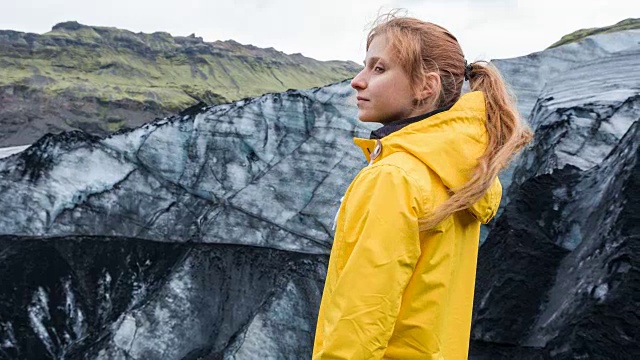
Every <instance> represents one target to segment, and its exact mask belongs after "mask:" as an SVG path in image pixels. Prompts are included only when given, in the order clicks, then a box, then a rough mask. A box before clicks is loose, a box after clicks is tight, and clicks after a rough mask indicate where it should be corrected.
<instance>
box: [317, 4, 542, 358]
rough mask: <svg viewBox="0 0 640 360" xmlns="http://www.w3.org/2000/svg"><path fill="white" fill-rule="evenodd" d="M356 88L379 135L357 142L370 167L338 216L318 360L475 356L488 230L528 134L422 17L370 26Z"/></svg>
mask: <svg viewBox="0 0 640 360" xmlns="http://www.w3.org/2000/svg"><path fill="white" fill-rule="evenodd" d="M465 80H469V84H470V89H471V92H469V93H466V94H465V95H461V90H462V85H463V82H464V81H465ZM351 86H352V87H353V88H354V89H355V90H356V91H357V99H358V118H359V119H360V121H364V122H377V123H382V124H383V126H382V127H381V128H380V129H378V130H376V131H373V132H372V134H371V137H370V139H360V138H355V139H354V142H355V143H356V145H358V146H359V147H360V148H361V149H362V151H363V153H364V155H365V157H366V158H367V160H369V166H367V167H366V168H364V169H363V170H362V171H360V173H359V174H358V175H357V176H356V177H355V179H354V180H353V182H352V183H351V185H350V186H349V188H348V189H347V192H346V193H345V196H344V198H343V202H342V205H341V206H340V210H339V212H338V216H337V223H336V230H335V237H334V242H333V248H332V250H331V256H330V259H329V267H328V273H327V279H326V282H325V287H324V293H323V296H322V302H321V305H320V312H319V316H318V324H317V328H316V334H315V342H314V349H313V359H315V360H319V359H363V360H364V359H367V360H369V359H404V360H406V359H447V360H450V359H456V360H458V359H467V353H468V344H469V334H470V328H471V311H472V305H473V292H474V283H475V271H476V261H477V254H478V243H479V236H480V224H481V223H484V224H486V223H487V222H488V221H489V220H491V218H492V217H493V216H494V215H495V213H496V211H497V209H498V205H499V204H500V198H501V195H502V187H501V185H500V182H499V181H498V178H497V175H498V173H499V172H500V170H502V169H503V168H505V167H506V166H507V165H508V163H509V161H510V160H511V158H512V156H513V155H514V154H515V153H517V152H518V151H519V150H520V149H521V148H522V147H523V146H524V145H526V144H527V143H528V142H529V141H531V138H532V134H531V131H530V129H529V128H528V126H527V125H526V124H525V123H523V121H522V120H521V119H520V117H519V115H518V112H517V110H516V107H515V105H514V102H513V101H512V98H511V96H510V95H509V94H508V92H507V90H506V86H505V84H504V82H503V80H502V78H501V76H500V74H499V73H498V71H497V69H496V68H495V67H494V66H492V65H491V64H488V63H485V62H482V63H480V62H474V63H472V64H469V65H467V62H466V60H464V56H463V53H462V50H461V48H460V45H459V44H458V42H457V40H456V38H455V37H454V36H453V35H451V33H449V32H448V31H447V30H446V29H444V28H442V27H440V26H438V25H434V24H432V23H427V22H423V21H420V20H417V19H413V18H406V17H396V16H394V15H389V16H388V17H387V18H386V19H385V20H384V21H383V22H381V23H379V24H378V25H377V26H375V27H374V28H373V29H372V30H371V32H370V33H369V36H368V39H367V54H366V59H365V67H364V69H363V70H362V71H361V72H360V73H359V74H358V75H357V76H356V77H355V78H354V79H353V80H352V82H351Z"/></svg>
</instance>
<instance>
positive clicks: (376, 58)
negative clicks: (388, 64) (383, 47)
mask: <svg viewBox="0 0 640 360" xmlns="http://www.w3.org/2000/svg"><path fill="white" fill-rule="evenodd" d="M378 60H380V57H378V56H374V57H370V58H369V62H374V63H376V62H378ZM362 63H363V64H364V66H367V60H366V59H365V61H363V62H362Z"/></svg>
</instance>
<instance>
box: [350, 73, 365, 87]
mask: <svg viewBox="0 0 640 360" xmlns="http://www.w3.org/2000/svg"><path fill="white" fill-rule="evenodd" d="M363 71H364V70H363ZM363 71H360V72H359V73H358V75H356V76H355V77H354V78H353V79H352V80H351V87H352V88H354V89H356V90H362V89H364V88H366V87H367V82H366V81H365V77H364V74H363Z"/></svg>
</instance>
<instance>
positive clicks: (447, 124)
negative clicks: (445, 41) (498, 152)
mask: <svg viewBox="0 0 640 360" xmlns="http://www.w3.org/2000/svg"><path fill="white" fill-rule="evenodd" d="M485 122H486V110H485V101H484V94H483V93H482V92H480V91H474V92H470V93H467V94H464V95H462V96H461V97H460V99H459V100H458V101H457V102H456V103H455V104H454V105H453V106H452V107H451V108H450V109H449V110H447V111H443V112H440V113H437V114H435V115H433V116H430V117H428V118H426V119H423V120H421V121H417V122H414V123H412V124H410V125H407V126H405V127H403V128H402V129H400V130H398V131H396V132H393V133H391V134H390V135H388V136H385V137H384V138H382V139H380V140H371V139H362V138H354V139H353V140H354V143H355V144H356V145H358V146H359V147H360V148H361V149H362V151H363V153H364V155H365V157H366V158H367V160H370V154H373V153H374V149H375V147H376V144H377V142H378V141H379V142H380V143H381V149H378V150H377V151H375V153H377V154H378V155H377V157H374V159H373V160H374V161H377V160H379V159H381V158H384V157H386V156H389V155H390V154H393V153H394V152H398V151H403V152H408V153H410V154H412V155H413V156H415V157H417V158H418V159H420V161H422V162H423V163H424V164H426V165H427V166H428V167H429V168H431V169H432V170H433V171H434V172H436V173H437V174H438V176H439V177H440V178H441V179H442V182H443V183H444V185H445V186H446V187H447V188H449V189H455V188H458V187H460V186H462V185H464V184H465V183H467V182H468V181H469V179H470V175H471V171H472V170H473V168H474V167H475V166H476V164H477V159H478V158H479V157H480V156H482V154H483V153H484V150H485V149H486V146H487V130H486V128H485ZM501 196H502V186H501V185H500V181H499V180H498V178H497V177H496V179H495V180H494V182H493V184H492V185H491V187H490V188H489V189H488V191H487V192H486V193H485V195H484V196H483V197H482V198H481V199H480V200H478V201H477V202H476V203H475V204H473V205H472V206H471V207H470V208H469V209H468V211H470V212H471V213H472V214H473V215H474V216H475V218H476V219H478V221H480V222H482V223H483V224H486V223H487V222H489V220H491V219H492V218H493V217H494V216H495V214H496V212H497V210H498V206H499V205H500V199H501Z"/></svg>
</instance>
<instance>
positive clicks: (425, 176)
mask: <svg viewBox="0 0 640 360" xmlns="http://www.w3.org/2000/svg"><path fill="white" fill-rule="evenodd" d="M385 165H392V166H395V167H397V168H399V169H401V170H402V171H403V172H404V173H405V174H406V176H408V177H409V178H411V179H412V180H413V181H414V183H415V184H416V186H417V187H418V188H419V189H420V192H421V193H422V195H423V199H422V204H423V207H424V208H425V210H426V211H432V210H433V209H434V208H435V204H439V203H442V202H443V201H445V200H446V199H448V198H449V193H448V191H447V187H446V186H445V185H444V184H443V183H442V180H441V179H440V177H439V176H438V174H436V172H435V171H433V170H432V169H431V168H429V167H428V166H427V165H426V164H425V163H423V162H422V161H420V159H418V158H417V157H415V156H413V155H411V154H410V153H407V152H402V151H399V152H394V153H393V154H390V155H389V156H386V157H384V158H383V159H381V160H380V161H379V162H377V163H375V164H374V165H372V166H371V168H375V167H376V166H385Z"/></svg>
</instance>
